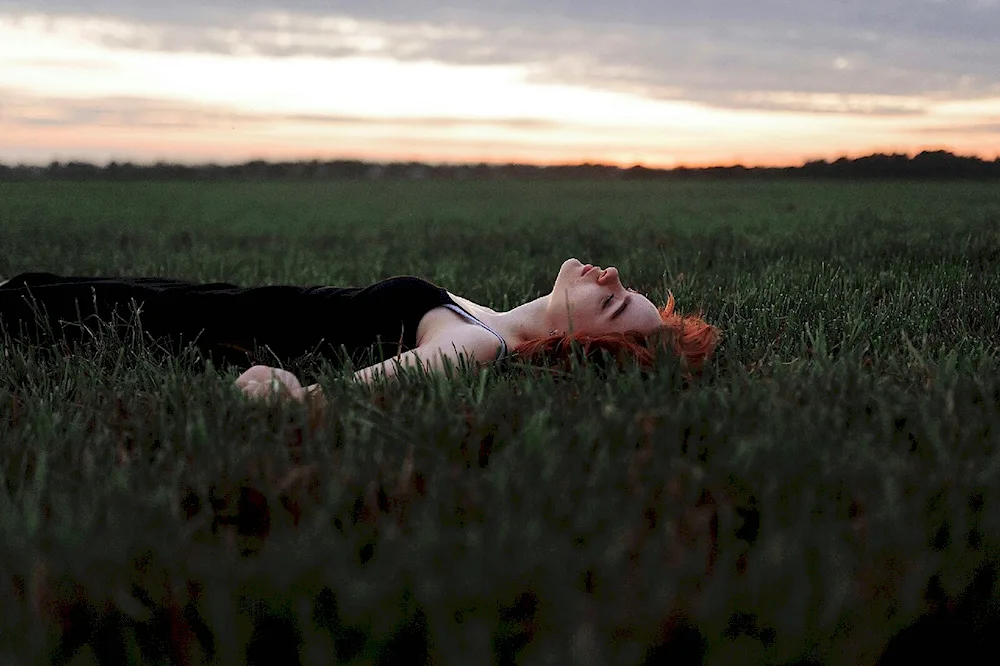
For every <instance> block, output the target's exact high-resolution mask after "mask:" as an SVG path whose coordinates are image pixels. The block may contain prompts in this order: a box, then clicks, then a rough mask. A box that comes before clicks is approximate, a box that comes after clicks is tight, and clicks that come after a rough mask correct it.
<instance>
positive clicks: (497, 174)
mask: <svg viewBox="0 0 1000 666" xmlns="http://www.w3.org/2000/svg"><path fill="white" fill-rule="evenodd" d="M503 178H509V179H518V180H684V179H702V178H704V179H733V180H735V179H749V178H768V179H773V178H823V179H880V178H896V179H934V180H954V179H966V180H967V179H974V180H996V179H998V178H1000V157H998V158H996V159H994V160H992V161H988V160H984V159H982V158H979V157H967V156H961V155H954V154H952V153H950V152H947V151H944V150H935V151H925V152H922V153H919V154H918V155H914V156H912V157H911V156H909V155H904V154H889V155H887V154H883V153H876V154H874V155H868V156H866V157H859V158H856V159H848V158H846V157H841V158H839V159H837V160H834V161H833V162H828V161H826V160H815V161H810V162H806V163H805V164H803V165H802V166H788V167H746V166H743V165H736V166H724V167H723V166H715V167H704V168H691V167H677V168H675V169H652V168H648V167H645V166H642V165H636V166H633V167H629V168H620V167H616V166H608V165H604V164H576V165H565V166H536V165H530V164H444V165H437V164H423V163H419V162H389V163H378V162H364V161H361V160H330V161H319V160H312V161H301V162H266V161H264V160H254V161H252V162H246V163H243V164H228V165H220V164H200V165H186V164H173V163H167V162H157V163H155V164H133V163H132V162H124V163H120V162H110V163H108V164H106V165H104V166H98V165H94V164H89V163H86V162H66V163H62V162H52V163H51V164H49V165H48V166H35V165H25V164H19V165H16V166H7V165H3V164H0V181H27V180H39V179H43V180H66V181H84V180H88V181H89V180H103V181H114V182H129V181H139V180H143V181H149V180H158V181H165V180H172V181H310V180H320V181H326V180H424V179H434V180H493V179H503Z"/></svg>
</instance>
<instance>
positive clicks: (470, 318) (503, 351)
mask: <svg viewBox="0 0 1000 666" xmlns="http://www.w3.org/2000/svg"><path fill="white" fill-rule="evenodd" d="M444 307H446V308H448V309H449V310H451V311H452V312H454V313H455V314H457V315H460V316H462V317H463V318H465V319H467V320H468V321H469V323H472V324H476V325H477V326H482V327H483V328H485V329H486V330H487V331H489V332H490V333H492V334H493V335H495V336H497V340H499V341H500V351H499V352H498V353H497V358H496V360H500V359H501V358H503V357H504V356H506V355H507V341H506V340H504V339H503V336H502V335H500V334H499V333H497V332H496V331H494V330H493V329H492V328H490V327H489V326H487V325H486V324H484V323H483V322H481V321H479V320H478V319H477V318H476V317H473V316H472V315H471V314H469V313H468V312H466V311H465V310H463V309H462V308H461V307H459V306H458V305H455V304H454V303H445V304H444Z"/></svg>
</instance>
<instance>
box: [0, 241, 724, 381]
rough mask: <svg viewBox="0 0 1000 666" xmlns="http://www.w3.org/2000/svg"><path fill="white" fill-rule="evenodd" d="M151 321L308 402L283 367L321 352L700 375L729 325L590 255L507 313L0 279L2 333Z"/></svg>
mask: <svg viewBox="0 0 1000 666" xmlns="http://www.w3.org/2000/svg"><path fill="white" fill-rule="evenodd" d="M135 324H139V325H140V326H141V329H142V331H143V332H144V334H145V335H146V336H148V337H150V338H152V339H153V340H156V341H157V342H158V343H159V344H161V345H164V346H165V347H166V348H167V349H168V350H170V351H173V352H177V351H180V350H181V349H183V348H184V347H186V346H187V345H190V344H194V345H195V346H196V347H197V348H198V349H199V350H200V351H201V352H202V353H203V354H204V355H206V356H207V357H208V358H211V359H212V360H213V361H214V362H216V363H218V364H226V363H231V364H234V365H237V366H238V367H246V366H248V365H252V367H250V368H249V369H248V370H246V372H244V373H243V374H242V375H240V377H239V378H238V379H237V385H238V386H239V387H240V388H241V389H242V390H243V392H244V393H246V394H247V395H251V396H257V397H267V396H271V395H280V396H289V397H292V398H295V399H299V400H304V399H306V398H307V397H308V396H313V395H318V394H319V393H318V392H319V386H318V385H316V384H313V385H312V386H308V387H303V386H302V384H301V383H300V382H299V380H298V378H297V377H295V376H294V375H293V374H292V373H291V372H288V371H286V370H282V369H280V368H277V367H272V366H274V365H284V364H286V363H288V362H290V361H292V360H294V359H296V358H300V357H303V356H305V355H307V354H310V353H318V354H320V355H322V356H324V357H328V358H330V359H331V360H334V361H336V362H343V361H345V360H349V361H350V362H351V363H352V364H353V367H359V368H360V369H359V370H357V371H356V372H355V373H354V378H355V379H356V380H358V381H362V382H372V381H374V380H376V379H377V378H380V377H384V378H389V377H392V376H393V375H394V374H396V372H397V371H399V369H400V368H416V367H418V366H419V367H422V368H424V369H425V370H429V371H433V370H438V369H441V368H443V367H445V366H446V365H447V364H449V363H450V364H456V363H457V362H458V360H459V358H460V357H462V358H464V359H465V360H466V361H471V362H474V363H477V364H483V363H489V362H493V361H496V360H498V359H501V358H504V357H506V356H508V355H512V354H513V355H516V356H517V357H518V358H519V359H520V360H522V361H526V362H529V363H544V364H545V365H551V364H554V363H555V364H562V363H565V362H567V361H568V359H569V357H570V355H571V353H572V349H574V347H576V346H577V345H578V347H579V348H580V349H582V351H583V352H585V353H587V352H595V351H604V352H607V353H609V354H610V355H611V356H612V357H614V358H616V359H617V360H618V361H619V362H624V361H626V360H628V359H631V360H633V361H635V362H637V363H638V364H639V365H641V366H644V367H649V366H651V365H652V364H653V363H654V362H655V359H656V356H657V355H658V353H660V352H661V351H668V352H670V353H673V354H675V355H676V356H678V357H679V358H680V359H681V362H682V364H683V365H684V366H685V368H686V369H687V370H689V371H697V370H698V369H699V368H700V367H701V365H702V363H703V361H704V360H705V359H706V358H707V357H708V356H709V355H710V354H711V353H712V351H713V350H714V348H715V345H716V343H717V341H718V338H719V331H718V329H716V328H715V327H713V326H711V325H709V324H706V323H705V322H704V321H703V320H702V319H700V318H699V317H696V316H690V315H679V314H676V313H675V312H674V300H673V296H670V298H669V299H668V301H667V303H666V305H665V306H664V308H663V309H659V308H657V306H655V305H654V304H653V303H652V302H651V301H650V300H649V299H648V298H646V297H645V296H642V295H641V294H639V293H637V292H635V291H632V290H631V289H626V288H625V287H624V286H622V282H621V279H620V277H619V275H618V270H617V269H616V268H614V267H610V268H607V269H603V270H602V269H600V268H598V267H596V266H592V265H590V264H583V263H581V262H580V261H578V260H577V259H568V260H567V261H565V262H563V264H562V266H561V267H560V269H559V274H558V275H557V276H556V280H555V284H554V285H553V287H552V293H550V294H547V295H545V296H541V297H539V298H536V299H535V300H532V301H529V302H527V303H524V304H522V305H519V306H517V307H515V308H513V309H512V310H509V311H507V312H496V311H495V310H492V309H490V308H488V307H485V306H483V305H479V304H477V303H474V302H472V301H470V300H468V299H466V298H462V297H461V296H457V295H455V294H452V293H450V292H448V291H446V290H445V289H443V288H441V287H438V286H436V285H434V284H431V283H430V282H427V281H425V280H421V279H420V278H416V277H395V278H390V279H388V280H383V281H381V282H377V283H375V284H373V285H371V286H369V287H364V288H357V287H349V288H341V287H294V286H270V287H251V288H240V287H236V286H234V285H230V284H192V283H189V282H182V281H177V280H168V279H162V278H90V277H61V276H57V275H52V274H49V273H25V274H22V275H18V276H16V277H14V278H11V279H10V280H8V281H7V282H6V283H3V284H0V328H2V329H4V332H5V333H6V335H7V336H8V337H10V338H14V339H21V340H26V341H33V342H44V341H45V340H50V341H58V342H66V343H72V342H75V341H80V340H84V339H86V338H87V336H88V335H90V334H91V331H92V330H94V329H96V328H100V327H107V326H109V325H110V326H112V327H114V328H115V329H116V330H117V331H119V332H124V331H125V330H129V329H131V330H135V329H134V326H135Z"/></svg>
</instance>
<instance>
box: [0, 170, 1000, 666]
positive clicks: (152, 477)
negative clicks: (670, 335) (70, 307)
mask: <svg viewBox="0 0 1000 666" xmlns="http://www.w3.org/2000/svg"><path fill="white" fill-rule="evenodd" d="M569 256H577V257H579V258H581V259H582V260H584V261H590V262H593V263H595V264H601V265H611V264H613V265H617V266H618V267H619V268H620V270H621V272H622V275H623V279H624V280H625V281H626V283H627V284H631V285H632V286H633V287H635V288H637V289H639V290H641V291H645V292H646V293H648V294H649V295H650V296H651V297H652V298H653V300H654V301H662V300H663V298H664V297H665V295H666V290H667V289H668V288H669V289H671V290H672V291H673V293H674V294H675V296H676V298H677V301H678V306H679V309H682V310H701V311H703V312H704V315H705V317H706V319H708V320H709V321H710V322H712V323H714V324H716V325H717V326H719V327H721V328H722V329H723V330H724V332H725V340H724V343H723V345H722V347H721V348H720V349H719V352H718V354H717V356H716V359H715V361H714V362H713V363H711V364H710V365H709V367H708V368H707V369H706V370H705V372H704V373H703V375H702V376H701V377H700V378H698V379H696V380H695V381H693V382H690V383H687V382H685V381H684V379H683V378H682V377H681V376H680V374H679V373H678V371H677V369H676V368H674V367H673V366H672V364H670V363H664V364H663V367H662V368H660V370H659V372H657V373H655V374H654V375H653V376H652V377H650V378H643V377H641V376H639V375H638V374H637V373H635V372H631V371H623V372H616V373H612V374H611V375H610V376H607V375H602V374H600V373H599V372H598V371H596V370H594V369H583V368H581V369H579V370H578V371H577V372H575V373H573V374H572V375H571V376H569V377H554V376H548V375H539V374H537V373H531V372H525V371H524V370H523V369H521V368H518V367H516V366H509V365H508V366H502V367H496V368H490V369H487V370H485V371H483V372H480V373H478V374H474V373H471V372H460V373H458V374H457V376H455V377H452V378H450V379H447V378H441V377H436V378H435V377H429V378H428V377H407V378H405V379H404V380H402V381H401V382H399V383H397V384H393V385H391V386H383V387H379V388H376V389H371V388H368V387H365V386H361V385H355V384H351V383H350V382H348V381H346V379H345V377H344V376H343V374H342V373H341V372H338V370H337V369H335V368H329V367H320V368H318V372H319V374H320V376H321V378H322V381H323V384H324V387H325V390H326V392H327V393H328V395H329V396H330V398H331V401H332V404H333V405H334V408H333V409H332V410H331V412H330V413H328V414H327V415H326V417H325V418H324V419H321V420H319V421H315V420H310V418H309V415H308V414H306V413H305V411H304V410H303V408H302V407H300V406H296V405H284V406H280V405H279V406H267V405H262V404H249V403H247V401H245V400H244V399H242V397H241V396H240V395H239V394H238V392H237V391H236V390H235V389H233V388H232V386H231V384H232V379H233V378H234V377H235V372H234V371H231V370H213V369H209V371H208V372H204V371H201V370H195V368H196V367H197V366H196V364H195V363H192V359H191V358H188V357H181V358H177V359H173V360H171V361H169V362H167V363H164V362H162V361H160V360H158V357H157V356H156V354H154V353H152V350H149V349H148V348H146V347H145V346H144V345H143V344H141V343H137V344H135V345H126V346H122V345H120V344H112V343H110V342H109V341H108V339H102V337H101V336H100V335H98V336H97V338H96V339H95V342H94V343H93V344H92V345H91V346H90V348H89V349H88V351H87V353H85V354H78V355H75V356H71V357H62V356H53V355H52V354H47V353H45V352H44V351H42V350H37V349H29V348H26V347H24V346H12V345H5V344H4V343H2V342H0V349H2V354H0V479H2V485H0V600H2V601H0V603H2V609H0V662H3V663H8V662H10V663H37V662H47V661H55V662H60V663H74V664H87V663H92V662H95V661H97V662H100V663H108V664H111V663H127V662H131V663H164V662H167V661H173V662H178V663H207V662H212V663H219V664H228V663H237V662H242V661H246V662H249V663H295V662H296V661H298V662H301V663H304V664H325V663H330V662H331V661H333V660H334V658H336V659H337V660H339V661H341V662H346V663H354V664H369V663H380V664H381V663H424V662H433V663H435V664H485V663H494V662H495V663H500V664H510V663H523V664H565V663H593V664H605V663H608V664H612V663H613V664H639V663H649V664H652V663H701V662H704V663H709V664H727V663H735V662H743V663H761V662H766V663H843V664H854V663H873V662H875V661H877V660H878V659H879V657H880V656H882V657H884V660H883V661H884V663H891V662H892V661H893V659H906V658H907V655H911V654H922V655H923V656H925V657H926V656H927V655H928V654H930V653H929V652H927V650H929V649H944V650H956V649H959V648H963V649H965V648H967V649H972V647H973V646H975V645H976V644H977V642H985V643H986V644H987V645H988V646H990V647H994V648H995V647H996V644H997V642H998V640H997V635H998V629H1000V603H998V602H997V601H995V599H997V598H998V591H1000V581H998V575H1000V557H998V555H1000V449H998V447H997V443H998V441H1000V268H998V266H1000V187H997V186H996V184H989V183H978V184H962V183H950V184H936V183H921V184H908V183H860V182H858V183H809V182H794V183H782V182H727V183H722V182H704V183H608V182H604V183H582V182H581V183H539V182H532V183H527V182H523V183H519V182H507V181H494V182H462V183H454V182H452V183H444V182H384V183H325V184H315V183H313V184H280V183H264V184H261V183H229V184H163V183H155V184H154V183H150V184H129V185H115V184H108V183H93V184H87V183H73V184H70V183H47V182H37V183H16V184H15V183H8V184H0V275H3V276H10V275H12V274H16V273H18V272H21V271H25V270H47V271H52V272H64V273H71V274H105V275H108V274H110V275H167V276H173V277H183V278H190V279H197V280H205V281H215V280H225V281H231V282H237V283H242V284H247V285H250V284H265V283H299V284H335V285H351V284H366V283H369V282H371V281H374V280H377V279H380V278H384V277H387V276H390V275H394V274H406V273H410V274H416V275H419V276H421V277H425V278H427V279H430V280H432V281H434V282H437V283H438V284H441V285H443V286H446V287H447V288H448V289H449V290H451V291H453V292H455V293H458V294H461V295H464V296H467V297H469V298H471V299H473V300H475V301H478V302H480V303H484V304H488V305H492V306H494V307H497V308H505V307H508V306H511V305H515V304H518V303H520V302H523V301H524V300H526V299H529V298H532V297H534V296H537V295H539V294H541V293H545V292H546V291H547V289H548V288H549V287H550V286H551V281H552V279H553V278H554V276H555V272H556V270H557V269H558V267H559V264H560V263H561V262H562V261H563V260H564V259H565V258H566V257H569ZM314 370H315V368H314Z"/></svg>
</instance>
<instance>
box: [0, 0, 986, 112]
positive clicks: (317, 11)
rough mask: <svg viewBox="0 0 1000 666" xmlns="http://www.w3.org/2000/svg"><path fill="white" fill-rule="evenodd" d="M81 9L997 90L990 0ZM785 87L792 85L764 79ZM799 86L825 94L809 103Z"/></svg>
mask: <svg viewBox="0 0 1000 666" xmlns="http://www.w3.org/2000/svg"><path fill="white" fill-rule="evenodd" d="M5 9H6V11H7V12H8V13H29V12H30V13H38V12H48V13H52V14H72V15H80V14H81V13H82V12H81V9H80V6H79V4H78V3H77V2H75V0H32V2H31V3H30V4H29V3H18V2H0V11H4V10H5ZM86 13H87V14H88V15H99V16H104V17H117V18H121V19H125V20H129V21H141V22H143V23H144V24H145V27H146V29H144V30H142V31H136V32H135V33H134V34H128V35H122V34H105V35H102V36H101V39H103V40H104V41H105V42H107V43H111V44H115V45H117V46H128V47H132V48H142V49H158V50H167V51H208V52H219V53H246V52H253V53H259V54H267V55H274V56H294V55H319V56H327V57H343V56H348V55H356V54H362V53H367V54H379V55H385V56H390V57H395V58H399V59H404V60H436V61H441V62H446V63H478V64H531V65H532V68H533V71H534V72H535V74H534V76H535V77H536V78H538V79H539V80H544V81H556V82H566V83H582V84H589V85H595V86H601V87H606V88H611V89H617V90H627V91H634V92H639V93H641V94H644V95H649V96H653V97H666V98H683V99H691V100H697V101H703V102H707V103H709V104H713V105H717V106H725V107H740V108H746V107H751V108H761V109H776V108H782V109H785V108H787V109H796V110H817V111H821V112H838V111H851V112H857V111H858V110H859V108H860V110H861V111H865V112H870V113H913V112H915V111H914V109H913V108H912V107H911V106H910V105H909V103H908V101H907V99H906V98H907V97H911V96H918V95H919V96H929V97H932V98H938V99H963V98H974V97H979V96H984V95H989V94H997V93H998V92H1000V36H998V35H997V34H996V33H997V32H998V31H997V30H996V29H995V26H997V25H1000V2H998V1H997V0H948V1H947V2H944V1H934V0H842V1H841V2H836V3H833V2H792V1H789V0H758V1H757V2H745V1H743V0H724V1H719V0H714V1H707V2H701V3H691V2H679V1H671V0H631V1H628V2H607V1H606V0H601V1H596V0H555V1H552V2H547V3H544V4H543V3H536V2H533V1H531V0H504V1H501V2H496V1H494V2H489V3H486V2H482V1H479V2H477V1H475V0H467V1H466V2H462V3H458V2H452V3H445V4H441V3H439V2H433V3H432V2H430V1H429V0H383V1H380V2H369V1H367V0H352V1H343V0H339V1H338V0H334V1H332V2H324V1H322V0H282V2H280V3H278V2H276V1H275V0H242V1H240V2H237V0H229V1H225V2H214V3H204V2H194V1H193V0H174V1H173V2H170V3H145V2H125V1H124V0H90V2H88V3H87V9H86ZM275 13H281V14H282V15H284V17H285V19H284V22H283V23H281V24H278V23H275V22H274V21H273V20H272V18H273V16H274V14H275ZM334 16H348V17H351V18H354V19H356V20H358V21H362V22H363V21H377V22H378V26H377V30H378V31H379V35H381V37H382V41H381V43H378V44H374V45H373V44H372V43H370V42H359V41H358V40H356V39H352V38H351V34H349V33H348V32H345V31H344V30H342V29H340V28H338V26H337V25H335V24H333V23H329V22H325V21H324V20H323V19H324V18H326V17H334ZM788 92H794V93H799V96H798V97H793V98H789V97H788V96H787V95H786V96H784V97H782V96H781V95H767V94H762V93H788ZM807 94H817V95H825V96H827V97H824V98H823V101H822V103H820V104H818V105H817V104H813V103H811V102H810V100H809V99H808V97H806V96H803V95H807ZM830 95H839V96H842V100H841V103H839V104H838V103H836V100H834V102H832V103H831V101H830V99H829V96H830ZM861 95H879V96H888V97H898V98H900V99H899V100H897V101H895V102H893V101H892V100H889V99H886V100H882V101H881V102H879V103H873V102H868V103H859V102H858V101H857V96H861ZM782 100H784V101H782ZM859 105H860V106H859Z"/></svg>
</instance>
